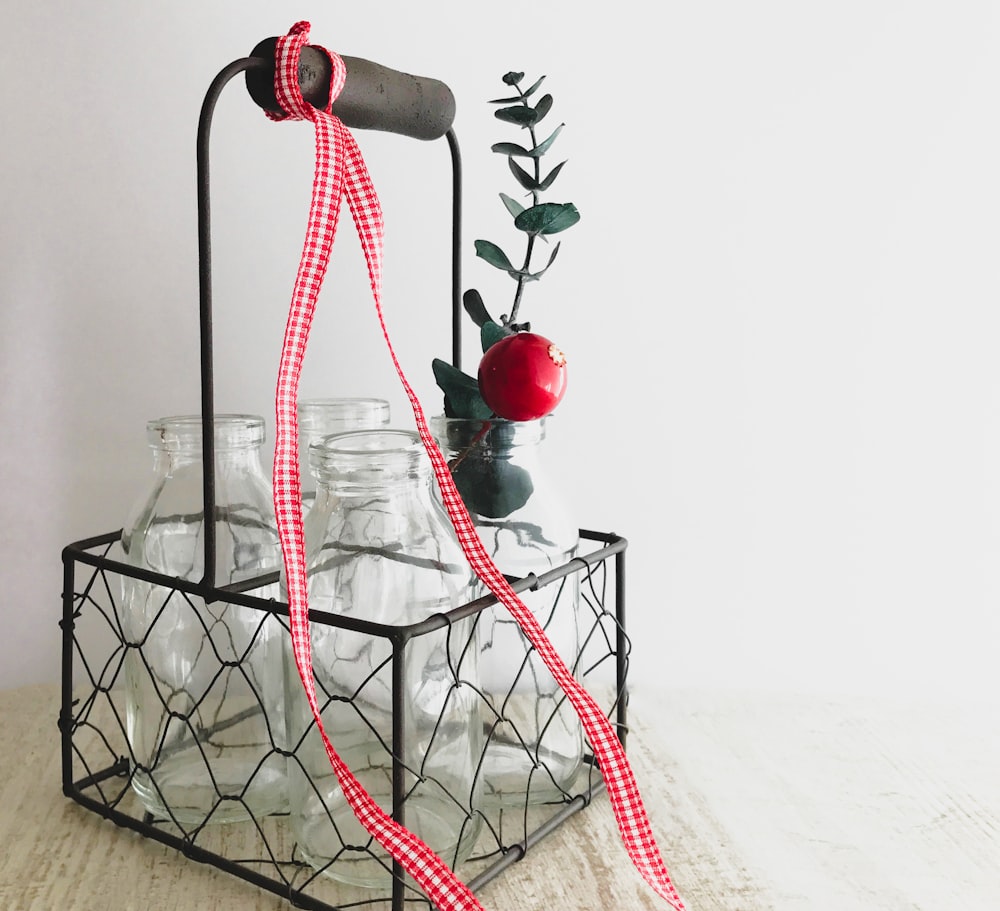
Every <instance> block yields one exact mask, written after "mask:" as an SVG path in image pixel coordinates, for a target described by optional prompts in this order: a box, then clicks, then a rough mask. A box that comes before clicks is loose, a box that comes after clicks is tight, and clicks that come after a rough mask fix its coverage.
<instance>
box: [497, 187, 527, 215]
mask: <svg viewBox="0 0 1000 911" xmlns="http://www.w3.org/2000/svg"><path fill="white" fill-rule="evenodd" d="M500 198H501V199H502V200H503V204H504V206H505V207H506V208H507V211H508V212H510V214H511V215H513V216H514V218H517V216H518V215H520V214H521V213H522V212H523V211H524V206H522V205H521V204H520V203H519V202H518V201H517V200H516V199H512V198H511V197H510V196H508V195H507V194H506V193H501V194H500Z"/></svg>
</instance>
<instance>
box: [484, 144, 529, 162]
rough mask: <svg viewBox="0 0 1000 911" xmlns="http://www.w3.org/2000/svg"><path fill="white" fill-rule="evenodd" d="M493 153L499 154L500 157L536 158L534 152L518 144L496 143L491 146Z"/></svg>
mask: <svg viewBox="0 0 1000 911" xmlns="http://www.w3.org/2000/svg"><path fill="white" fill-rule="evenodd" d="M490 151H491V152H497V153H499V154H500V155H516V156H518V157H520V158H534V157H535V154H534V152H532V151H530V150H528V149H526V148H525V147H524V146H519V145H518V144H517V143H516V142H496V143H494V144H493V145H491V146H490Z"/></svg>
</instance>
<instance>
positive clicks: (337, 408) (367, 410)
mask: <svg viewBox="0 0 1000 911" xmlns="http://www.w3.org/2000/svg"><path fill="white" fill-rule="evenodd" d="M298 418H299V466H300V472H299V474H300V476H301V485H302V509H303V515H305V514H306V513H307V512H308V511H309V509H310V507H311V506H312V504H313V500H314V499H315V498H316V481H315V479H314V478H313V476H312V472H311V470H310V468H309V447H310V446H311V445H312V444H313V443H315V442H316V441H317V440H320V439H322V438H323V437H325V436H330V435H331V434H334V433H346V432H347V431H350V430H371V429H374V428H376V427H385V426H386V425H387V424H388V423H389V403H388V402H387V401H386V400H385V399H377V398H363V397H341V398H309V399H302V400H301V401H299V406H298Z"/></svg>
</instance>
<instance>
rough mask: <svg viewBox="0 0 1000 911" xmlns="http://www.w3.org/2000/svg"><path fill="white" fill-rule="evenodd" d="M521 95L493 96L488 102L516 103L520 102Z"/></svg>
mask: <svg viewBox="0 0 1000 911" xmlns="http://www.w3.org/2000/svg"><path fill="white" fill-rule="evenodd" d="M520 101H521V96H520V95H515V96H514V97H513V98H491V99H490V100H489V102H488V104H514V103H515V102H520Z"/></svg>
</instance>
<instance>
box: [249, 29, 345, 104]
mask: <svg viewBox="0 0 1000 911" xmlns="http://www.w3.org/2000/svg"><path fill="white" fill-rule="evenodd" d="M308 40H309V23H308V22H296V23H295V25H293V26H292V27H291V28H290V29H289V31H288V34H287V35H283V36H281V37H280V38H278V43H277V47H276V48H275V52H274V57H275V61H274V97H275V98H276V99H277V101H278V104H280V105H281V107H282V110H284V112H285V113H284V114H274V113H272V112H270V111H265V113H266V114H267V116H268V117H270V118H271V120H312V121H315V119H316V111H317V108H315V107H313V106H312V105H311V104H309V102H308V101H306V100H305V99H304V98H303V97H302V90H301V89H300V88H299V58H300V57H301V55H302V48H303V47H305V45H306V42H307V41H308ZM313 47H314V48H315V49H316V50H318V51H322V52H323V53H324V54H326V56H327V57H328V58H329V60H330V67H331V72H330V92H329V96H328V97H327V100H326V104H325V105H324V106H323V107H322V108H321V109H320V110H322V111H324V112H325V113H327V114H329V113H330V111H331V109H332V108H333V103H334V101H336V100H337V98H338V97H339V96H340V93H341V91H343V88H344V83H345V82H346V81H347V67H346V66H345V65H344V61H343V60H342V59H341V57H340V55H339V54H335V53H333V52H332V51H329V50H327V49H326V48H325V47H320V46H319V45H313Z"/></svg>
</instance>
